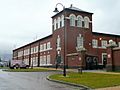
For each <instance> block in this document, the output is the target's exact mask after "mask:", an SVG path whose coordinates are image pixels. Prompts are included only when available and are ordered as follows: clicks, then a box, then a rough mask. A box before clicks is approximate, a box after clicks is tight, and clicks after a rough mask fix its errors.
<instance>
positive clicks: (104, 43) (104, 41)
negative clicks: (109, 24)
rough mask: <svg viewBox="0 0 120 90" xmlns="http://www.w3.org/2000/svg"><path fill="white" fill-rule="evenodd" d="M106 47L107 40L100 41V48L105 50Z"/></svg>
mask: <svg viewBox="0 0 120 90" xmlns="http://www.w3.org/2000/svg"><path fill="white" fill-rule="evenodd" d="M106 46H107V40H102V41H101V47H102V48H106Z"/></svg>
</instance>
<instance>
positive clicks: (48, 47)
mask: <svg viewBox="0 0 120 90" xmlns="http://www.w3.org/2000/svg"><path fill="white" fill-rule="evenodd" d="M50 47H51V46H50V42H47V50H49V49H50Z"/></svg>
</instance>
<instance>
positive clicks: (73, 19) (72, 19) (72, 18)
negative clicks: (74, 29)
mask: <svg viewBox="0 0 120 90" xmlns="http://www.w3.org/2000/svg"><path fill="white" fill-rule="evenodd" d="M75 19H76V18H75V15H74V14H71V15H70V26H75Z"/></svg>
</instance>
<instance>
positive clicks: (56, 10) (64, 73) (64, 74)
mask: <svg viewBox="0 0 120 90" xmlns="http://www.w3.org/2000/svg"><path fill="white" fill-rule="evenodd" d="M58 5H61V6H62V7H63V13H64V61H63V65H64V66H63V76H66V62H65V60H66V19H65V15H66V13H65V6H64V5H63V4H61V3H57V4H56V7H55V10H54V11H53V12H56V13H58V12H59V11H58V8H57V6H58Z"/></svg>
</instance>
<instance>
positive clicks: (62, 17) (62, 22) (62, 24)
mask: <svg viewBox="0 0 120 90" xmlns="http://www.w3.org/2000/svg"><path fill="white" fill-rule="evenodd" d="M61 26H62V27H63V26H64V16H63V15H62V16H61Z"/></svg>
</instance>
